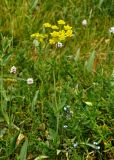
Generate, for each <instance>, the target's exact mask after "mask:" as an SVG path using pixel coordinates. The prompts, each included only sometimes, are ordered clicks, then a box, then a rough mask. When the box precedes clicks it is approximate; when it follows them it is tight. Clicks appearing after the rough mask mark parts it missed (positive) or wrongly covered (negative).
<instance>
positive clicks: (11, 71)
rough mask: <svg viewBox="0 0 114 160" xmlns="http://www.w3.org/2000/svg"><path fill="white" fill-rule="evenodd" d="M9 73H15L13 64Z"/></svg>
mask: <svg viewBox="0 0 114 160" xmlns="http://www.w3.org/2000/svg"><path fill="white" fill-rule="evenodd" d="M10 73H14V74H15V73H16V67H15V66H13V67H11V69H10Z"/></svg>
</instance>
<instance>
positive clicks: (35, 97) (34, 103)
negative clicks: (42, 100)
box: [32, 90, 39, 111]
mask: <svg viewBox="0 0 114 160" xmlns="http://www.w3.org/2000/svg"><path fill="white" fill-rule="evenodd" d="M38 93H39V90H37V91H36V93H35V96H34V98H33V101H32V111H34V108H35V105H36V102H37V98H38Z"/></svg>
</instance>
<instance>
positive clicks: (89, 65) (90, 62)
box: [85, 51, 95, 72]
mask: <svg viewBox="0 0 114 160" xmlns="http://www.w3.org/2000/svg"><path fill="white" fill-rule="evenodd" d="M94 59H95V51H93V52H92V53H91V55H90V57H89V59H88V61H86V63H85V67H86V69H87V71H88V72H92V70H93V64H94Z"/></svg>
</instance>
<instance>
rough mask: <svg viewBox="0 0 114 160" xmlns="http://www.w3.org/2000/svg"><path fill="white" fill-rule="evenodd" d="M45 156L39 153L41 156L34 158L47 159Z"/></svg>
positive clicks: (38, 159)
mask: <svg viewBox="0 0 114 160" xmlns="http://www.w3.org/2000/svg"><path fill="white" fill-rule="evenodd" d="M47 158H48V156H43V155H41V156H38V157H36V158H35V159H34V160H42V159H47Z"/></svg>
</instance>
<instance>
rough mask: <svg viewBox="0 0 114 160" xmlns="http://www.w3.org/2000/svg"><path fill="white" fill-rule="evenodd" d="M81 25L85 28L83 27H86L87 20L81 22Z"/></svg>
mask: <svg viewBox="0 0 114 160" xmlns="http://www.w3.org/2000/svg"><path fill="white" fill-rule="evenodd" d="M82 25H83V26H85V27H86V26H87V20H86V19H84V20H83V21H82Z"/></svg>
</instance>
